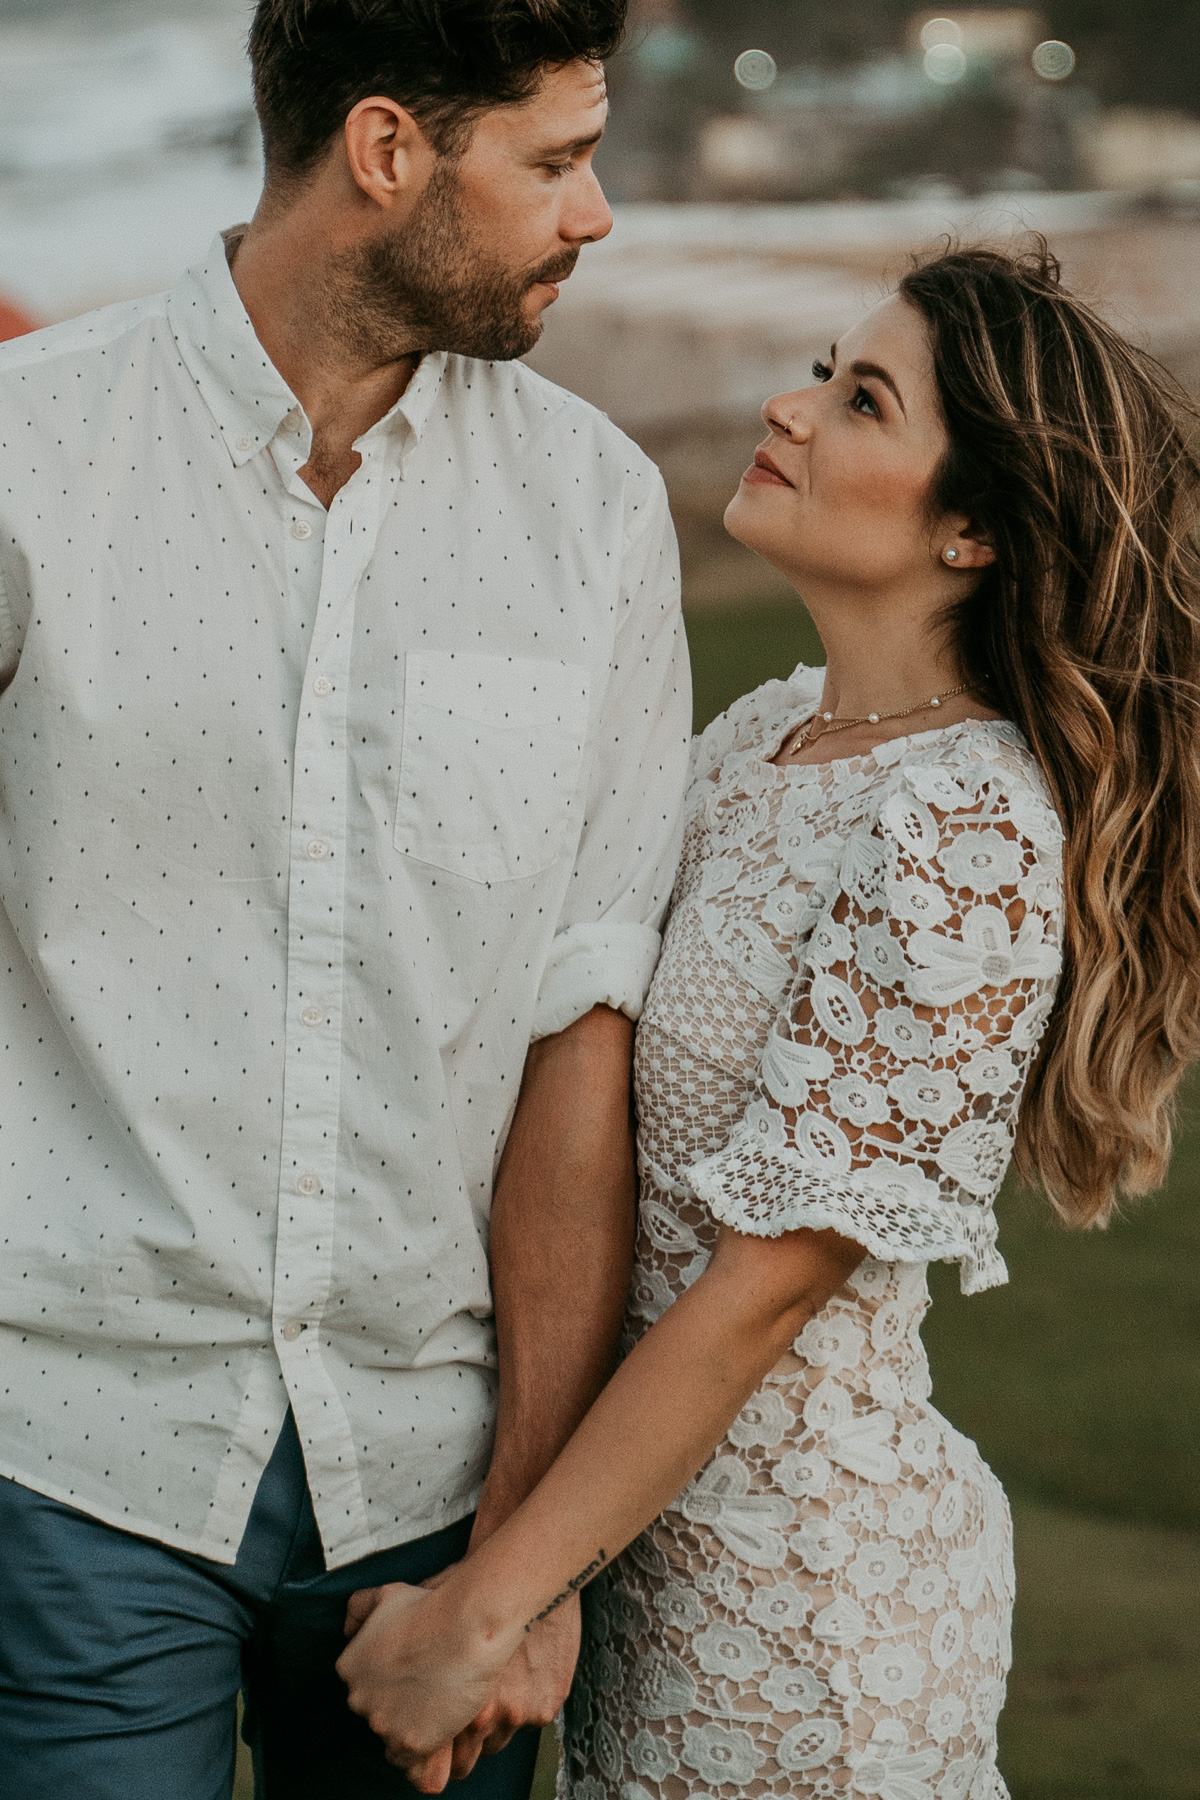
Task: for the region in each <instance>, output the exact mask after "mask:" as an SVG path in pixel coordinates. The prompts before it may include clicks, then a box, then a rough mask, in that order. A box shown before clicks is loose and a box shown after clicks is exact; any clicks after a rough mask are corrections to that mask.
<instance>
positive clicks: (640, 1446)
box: [338, 1231, 863, 1792]
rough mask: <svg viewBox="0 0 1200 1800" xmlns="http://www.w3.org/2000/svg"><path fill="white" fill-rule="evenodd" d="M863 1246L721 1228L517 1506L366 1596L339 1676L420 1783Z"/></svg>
mask: <svg viewBox="0 0 1200 1800" xmlns="http://www.w3.org/2000/svg"><path fill="white" fill-rule="evenodd" d="M862 1256H863V1252H862V1250H861V1249H860V1248H859V1246H858V1245H857V1244H853V1243H851V1242H849V1241H848V1240H847V1239H845V1238H842V1237H839V1236H838V1235H837V1233H836V1232H832V1231H819V1232H816V1231H797V1232H791V1233H789V1234H787V1235H786V1236H785V1237H782V1238H775V1239H762V1238H751V1237H740V1236H738V1235H737V1234H736V1233H735V1232H732V1231H724V1232H722V1236H721V1240H720V1242H719V1244H718V1246H717V1250H716V1252H715V1254H714V1256H713V1259H712V1262H711V1264H710V1265H709V1268H708V1269H707V1270H706V1271H705V1273H704V1274H703V1275H702V1276H701V1277H700V1279H699V1280H698V1281H697V1282H696V1284H695V1286H694V1287H692V1288H690V1289H689V1290H688V1292H687V1293H685V1294H683V1295H681V1296H680V1298H679V1299H678V1300H676V1301H675V1303H674V1304H673V1305H672V1306H671V1307H669V1308H668V1310H667V1312H666V1313H664V1315H663V1317H662V1318H661V1319H660V1320H659V1321H658V1323H657V1324H656V1325H654V1326H653V1327H652V1328H651V1329H650V1330H649V1331H648V1332H647V1333H646V1335H645V1337H644V1338H643V1339H642V1340H641V1342H640V1343H639V1344H638V1345H637V1347H636V1348H635V1349H634V1351H633V1353H632V1354H631V1355H630V1357H629V1358H628V1360H627V1361H626V1362H625V1363H623V1364H622V1366H621V1368H620V1369H618V1371H617V1373H616V1374H615V1375H614V1376H613V1378H612V1380H611V1381H610V1382H609V1384H608V1386H607V1387H606V1388H605V1389H604V1392H603V1393H602V1394H601V1395H600V1397H599V1399H598V1400H597V1401H596V1402H595V1403H594V1405H593V1406H592V1408H591V1410H590V1411H589V1412H588V1414H587V1416H586V1418H585V1419H584V1420H583V1422H582V1424H581V1425H580V1426H579V1427H578V1429H577V1430H576V1432H575V1434H574V1436H573V1437H572V1438H571V1440H570V1442H569V1443H568V1444H567V1446H566V1448H565V1449H564V1450H563V1451H562V1452H561V1453H560V1455H559V1456H558V1458H557V1460H556V1461H555V1463H554V1465H553V1466H552V1468H551V1469H550V1470H549V1471H548V1473H547V1474H546V1475H544V1476H543V1477H542V1480H541V1481H540V1482H539V1483H538V1485H537V1487H536V1488H535V1489H534V1490H533V1492H532V1493H531V1494H530V1495H529V1497H528V1498H527V1499H526V1500H525V1501H524V1502H523V1503H522V1505H521V1506H520V1507H518V1509H517V1510H516V1512H514V1513H513V1514H512V1515H511V1517H510V1518H508V1519H507V1520H506V1521H505V1522H504V1524H502V1525H501V1526H500V1528H499V1529H498V1530H497V1531H495V1532H494V1533H493V1534H492V1535H491V1536H490V1537H489V1538H487V1540H486V1541H485V1542H484V1543H483V1544H482V1545H480V1546H479V1548H478V1549H475V1550H472V1551H471V1553H470V1555H469V1556H468V1557H467V1559H466V1561H465V1562H463V1563H460V1564H459V1566H458V1567H457V1568H456V1569H455V1570H454V1571H453V1572H452V1573H451V1574H450V1575H449V1576H448V1577H447V1578H446V1580H445V1581H444V1582H442V1583H441V1584H440V1585H439V1586H438V1587H437V1588H436V1589H434V1590H432V1591H430V1590H424V1591H422V1590H420V1589H413V1588H406V1587H394V1588H388V1589H384V1590H382V1592H381V1593H380V1594H379V1595H377V1596H376V1595H372V1596H367V1597H362V1598H367V1599H369V1601H370V1604H369V1605H368V1606H366V1607H364V1608H360V1611H361V1614H362V1619H363V1622H362V1623H361V1627H360V1628H358V1629H357V1630H356V1635H355V1636H354V1638H353V1640H352V1642H351V1643H350V1645H349V1647H348V1649H347V1650H346V1651H345V1653H344V1654H343V1656H342V1658H341V1660H340V1661H339V1663H338V1670H339V1672H340V1674H341V1676H342V1678H343V1680H344V1681H345V1682H346V1684H347V1686H348V1688H349V1690H350V1691H349V1701H350V1705H351V1707H352V1708H353V1710H354V1711H355V1712H358V1713H361V1714H362V1715H364V1716H365V1717H366V1718H367V1719H368V1720H369V1722H370V1725H371V1728H372V1730H373V1731H375V1732H376V1733H377V1734H378V1735H379V1736H380V1737H382V1738H383V1739H384V1741H385V1742H386V1743H387V1745H388V1753H389V1756H390V1757H391V1758H392V1760H393V1761H395V1762H397V1763H398V1764H400V1765H401V1766H402V1767H406V1768H407V1769H408V1770H409V1774H410V1779H411V1780H412V1781H413V1783H414V1785H416V1786H418V1787H420V1788H422V1789H423V1790H425V1791H429V1792H435V1791H440V1789H441V1787H442V1786H443V1785H444V1783H445V1779H446V1775H447V1773H448V1768H449V1764H448V1760H447V1757H446V1755H445V1753H444V1751H443V1749H442V1747H443V1746H445V1745H446V1744H447V1743H449V1741H450V1740H451V1739H452V1738H454V1737H455V1736H456V1735H457V1733H458V1732H460V1731H462V1730H463V1728H464V1727H465V1726H466V1725H467V1724H469V1722H470V1721H471V1720H472V1719H474V1718H475V1717H477V1716H478V1715H479V1713H480V1711H481V1709H482V1708H483V1707H484V1706H485V1705H487V1704H488V1701H489V1696H490V1693H491V1691H492V1689H493V1686H494V1683H495V1681H496V1679H497V1677H498V1676H499V1674H500V1673H501V1671H502V1670H503V1669H504V1667H505V1665H506V1664H507V1663H508V1661H509V1659H510V1657H511V1656H512V1655H513V1653H514V1651H515V1650H516V1649H517V1648H518V1646H520V1645H521V1644H522V1643H523V1642H524V1634H525V1632H526V1630H527V1628H529V1627H530V1626H532V1625H533V1624H535V1623H536V1621H537V1620H538V1619H539V1618H542V1617H544V1616H545V1615H546V1613H547V1612H548V1611H552V1610H553V1609H554V1607H556V1606H557V1605H559V1604H561V1602H562V1601H563V1600H564V1599H565V1598H566V1597H567V1596H568V1595H570V1594H571V1593H573V1592H575V1591H577V1589H578V1588H580V1587H582V1586H584V1585H586V1583H587V1582H588V1581H589V1580H590V1579H591V1578H592V1576H593V1575H595V1574H597V1573H598V1572H599V1570H600V1569H602V1568H603V1567H604V1565H605V1564H606V1563H607V1562H610V1561H611V1560H612V1558H613V1557H614V1556H615V1555H617V1553H618V1552H619V1551H621V1550H623V1549H624V1548H625V1545H626V1544H628V1543H629V1542H630V1540H631V1539H633V1538H634V1537H636V1536H637V1534H638V1532H639V1531H641V1530H643V1529H644V1527H645V1526H646V1525H647V1524H648V1523H649V1522H650V1521H651V1520H652V1519H654V1518H656V1517H657V1515H658V1514H659V1513H660V1512H661V1511H662V1510H663V1508H664V1507H665V1506H667V1505H669V1504H670V1502H671V1501H672V1500H673V1499H674V1498H675V1496H676V1495H677V1494H678V1493H679V1491H680V1489H681V1488H683V1487H684V1486H686V1484H687V1482H688V1481H690V1480H691V1478H692V1476H693V1475H694V1474H695V1473H696V1471H697V1470H698V1469H699V1468H700V1467H701V1466H702V1465H703V1464H704V1463H705V1461H706V1460H707V1459H708V1457H709V1455H710V1454H711V1452H712V1450H713V1448H714V1446H715V1445H716V1444H718V1443H719V1442H720V1440H721V1438H722V1437H723V1436H724V1434H725V1432H726V1431H727V1430H728V1428H729V1425H730V1423H731V1421H732V1420H733V1419H734V1418H735V1417H736V1415H737V1414H738V1412H739V1411H740V1410H741V1408H742V1406H743V1405H744V1404H745V1402H746V1400H747V1399H748V1397H749V1396H750V1395H751V1394H752V1393H753V1392H754V1390H755V1389H756V1388H757V1387H758V1385H759V1383H760V1382H761V1381H762V1378H763V1376H764V1375H765V1374H766V1373H767V1371H768V1370H769V1369H770V1368H772V1367H773V1366H774V1364H775V1363H776V1362H777V1361H778V1360H779V1358H780V1356H781V1355H782V1354H783V1353H784V1351H785V1350H786V1349H787V1347H788V1345H789V1344H790V1343H791V1341H792V1339H793V1338H794V1337H795V1335H796V1333H797V1332H798V1331H799V1330H801V1328H802V1327H803V1326H804V1324H805V1323H806V1322H807V1321H808V1320H809V1319H810V1318H812V1317H813V1316H814V1315H815V1314H816V1313H818V1312H820V1311H822V1310H823V1308H824V1307H825V1306H826V1305H827V1304H828V1302H829V1299H830V1298H831V1296H832V1295H833V1294H834V1293H836V1291H837V1289H838V1288H839V1287H840V1286H841V1285H842V1283H843V1282H844V1281H845V1280H846V1279H847V1277H848V1276H849V1275H850V1274H852V1273H853V1271H854V1269H855V1268H856V1267H857V1265H858V1263H859V1262H860V1261H861V1260H862ZM356 1598H357V1597H356ZM351 1610H352V1613H353V1611H354V1608H353V1606H352V1609H351ZM354 1622H355V1624H356V1625H357V1624H358V1620H357V1619H355V1621H354ZM431 1758H432V1759H434V1760H433V1761H432V1762H431V1761H430V1760H429V1759H431ZM432 1771H436V1773H432Z"/></svg>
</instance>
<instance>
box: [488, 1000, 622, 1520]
mask: <svg viewBox="0 0 1200 1800" xmlns="http://www.w3.org/2000/svg"><path fill="white" fill-rule="evenodd" d="M632 1046H633V1026H632V1024H631V1023H630V1021H629V1020H628V1019H626V1018H624V1017H623V1016H622V1015H621V1014H620V1013H616V1012H613V1011H612V1010H611V1009H610V1008H608V1007H596V1008H594V1009H593V1011H592V1012H590V1013H588V1014H586V1015H585V1017H584V1018H582V1019H579V1020H578V1021H577V1022H576V1023H575V1024H574V1025H572V1026H569V1027H568V1029H567V1030H566V1031H562V1032H559V1033H557V1034H556V1035H555V1036H554V1037H551V1038H545V1039H543V1040H542V1041H541V1042H540V1043H537V1044H534V1045H533V1047H532V1049H531V1050H530V1053H529V1060H528V1063H527V1064H526V1070H525V1078H524V1081H523V1083H522V1086H521V1098H520V1100H519V1102H518V1105H517V1112H516V1116H515V1118H514V1120H513V1126H512V1131H511V1132H510V1134H509V1139H508V1143H507V1145H506V1146H505V1150H504V1156H503V1158H502V1161H501V1165H500V1173H499V1176H498V1179H497V1182H496V1192H495V1198H494V1201H493V1206H492V1226H491V1265H492V1286H493V1292H494V1296H495V1307H496V1335H497V1340H498V1345H499V1357H500V1403H499V1411H498V1415H497V1426H496V1448H495V1454H494V1456H493V1460H492V1467H491V1470H490V1472H489V1475H488V1479H487V1482H486V1484H485V1488H484V1493H483V1497H482V1500H481V1502H480V1506H479V1511H478V1514H477V1517H476V1524H475V1534H474V1537H473V1540H472V1542H473V1543H475V1544H478V1543H480V1542H482V1541H483V1539H484V1538H485V1537H487V1536H488V1535H490V1533H491V1532H493V1531H494V1530H496V1528H497V1527H498V1526H499V1525H501V1524H502V1523H503V1522H504V1520H505V1519H506V1518H507V1517H508V1516H509V1514H510V1513H511V1512H512V1511H513V1510H514V1509H515V1508H516V1507H517V1506H519V1505H520V1503H521V1501H522V1500H523V1499H524V1498H525V1496H526V1495H527V1494H528V1493H530V1492H531V1490H532V1489H533V1488H534V1487H536V1485H537V1483H538V1482H539V1481H540V1479H541V1477H542V1476H543V1475H544V1474H545V1472H546V1470H547V1469H548V1468H549V1467H550V1465H551V1463H552V1462H553V1461H554V1459H555V1457H556V1456H557V1455H558V1452H559V1451H560V1450H561V1449H562V1447H563V1445H564V1444H565V1443H566V1442H567V1440H568V1438H569V1437H570V1436H571V1433H572V1432H573V1431H574V1430H575V1427H576V1426H577V1425H578V1424H579V1421H580V1420H581V1419H582V1418H583V1416H584V1414H585V1413H586V1412H587V1410H588V1408H589V1406H590V1405H591V1404H592V1401H593V1400H594V1399H595V1398H596V1395H597V1394H598V1393H599V1392H600V1390H601V1388H602V1387H603V1386H604V1383H605V1382H606V1380H607V1379H608V1377H609V1375H610V1374H611V1373H612V1369H613V1365H614V1361H615V1355H616V1345H617V1338H618V1335H619V1332H620V1326H621V1318H622V1314H623V1312H624V1307H625V1301H626V1296H627V1294H628V1289H629V1276H630V1267H631V1260H632V1246H633V1221H634V1208H635V1183H634V1164H633V1125H632V1118H631V1109H630V1068H631V1061H632Z"/></svg>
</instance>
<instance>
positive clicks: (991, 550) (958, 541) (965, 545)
mask: <svg viewBox="0 0 1200 1800" xmlns="http://www.w3.org/2000/svg"><path fill="white" fill-rule="evenodd" d="M933 547H934V554H935V556H936V557H937V560H938V561H939V562H940V563H943V564H944V565H945V567H946V568H948V569H986V568H989V567H990V565H991V564H992V563H994V562H995V560H996V551H995V547H994V546H993V544H992V540H991V538H990V537H989V536H988V534H987V532H986V531H985V530H984V529H983V527H982V526H981V525H980V524H979V522H978V520H976V519H968V518H965V517H964V516H963V515H962V514H961V513H959V514H952V515H951V516H950V517H948V518H945V519H943V520H942V521H941V523H940V525H939V526H938V528H937V530H936V531H935V532H934V535H933Z"/></svg>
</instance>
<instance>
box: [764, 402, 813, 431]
mask: <svg viewBox="0 0 1200 1800" xmlns="http://www.w3.org/2000/svg"><path fill="white" fill-rule="evenodd" d="M762 419H763V424H764V425H769V426H770V428H771V430H772V431H777V432H778V433H779V435H780V437H786V438H791V439H792V441H793V442H794V443H801V442H803V440H804V439H805V438H806V437H807V436H808V421H807V420H806V418H805V416H804V397H803V395H802V394H773V395H772V397H771V398H770V399H769V400H768V401H767V402H766V404H765V406H764V407H763V409H762Z"/></svg>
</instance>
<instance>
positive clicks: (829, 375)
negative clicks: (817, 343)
mask: <svg viewBox="0 0 1200 1800" xmlns="http://www.w3.org/2000/svg"><path fill="white" fill-rule="evenodd" d="M812 372H813V375H814V376H815V378H816V379H817V380H818V381H832V380H833V370H832V369H831V368H830V366H829V364H828V363H825V362H822V361H821V359H820V357H819V356H818V358H817V360H816V361H815V362H814V364H813V366H812Z"/></svg>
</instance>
